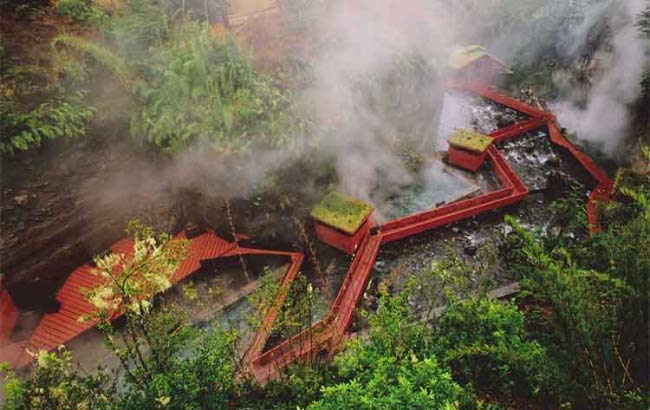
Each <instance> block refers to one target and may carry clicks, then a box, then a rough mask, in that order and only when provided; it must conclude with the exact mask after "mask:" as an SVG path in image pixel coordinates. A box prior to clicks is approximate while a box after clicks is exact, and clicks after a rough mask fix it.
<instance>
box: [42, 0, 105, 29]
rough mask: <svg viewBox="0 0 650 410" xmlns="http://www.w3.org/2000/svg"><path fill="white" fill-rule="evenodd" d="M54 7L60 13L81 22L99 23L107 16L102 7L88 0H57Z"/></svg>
mask: <svg viewBox="0 0 650 410" xmlns="http://www.w3.org/2000/svg"><path fill="white" fill-rule="evenodd" d="M54 8H55V9H56V11H57V13H59V14H60V15H62V16H65V17H70V18H71V19H72V20H74V21H76V22H80V23H88V24H99V23H100V22H101V21H102V20H103V18H105V17H106V15H105V14H104V12H103V11H102V10H101V9H100V8H98V7H97V6H95V5H94V4H93V3H92V2H89V1H87V0H56V1H55V2H54Z"/></svg>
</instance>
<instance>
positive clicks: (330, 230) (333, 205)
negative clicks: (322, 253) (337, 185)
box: [311, 191, 374, 254]
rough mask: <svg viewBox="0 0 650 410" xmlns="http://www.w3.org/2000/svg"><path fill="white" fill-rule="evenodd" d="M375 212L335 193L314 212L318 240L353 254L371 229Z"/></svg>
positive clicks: (363, 204)
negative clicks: (371, 220) (371, 219)
mask: <svg viewBox="0 0 650 410" xmlns="http://www.w3.org/2000/svg"><path fill="white" fill-rule="evenodd" d="M373 211H374V208H373V207H372V206H371V205H369V204H367V203H365V202H363V201H360V200H358V199H356V198H352V197H350V196H347V195H344V194H342V193H340V192H337V191H332V192H330V193H329V194H328V195H326V196H325V198H323V200H322V201H321V202H319V203H318V204H317V205H316V206H315V207H314V209H312V212H311V216H312V218H313V219H314V229H315V230H316V236H317V237H318V239H320V240H321V241H323V242H325V243H326V244H328V245H330V246H333V247H335V248H337V249H340V250H342V251H343V252H346V253H349V254H352V253H354V251H355V250H356V249H357V247H358V246H359V244H360V243H361V241H362V240H363V238H364V237H365V236H366V234H367V233H368V231H369V229H370V225H371V222H370V216H371V214H372V212H373Z"/></svg>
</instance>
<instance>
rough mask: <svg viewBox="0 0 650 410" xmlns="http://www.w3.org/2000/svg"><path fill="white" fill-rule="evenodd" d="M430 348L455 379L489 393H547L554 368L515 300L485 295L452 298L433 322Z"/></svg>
mask: <svg viewBox="0 0 650 410" xmlns="http://www.w3.org/2000/svg"><path fill="white" fill-rule="evenodd" d="M436 335H437V338H436V341H435V345H434V351H435V352H436V354H437V356H438V357H440V358H441V361H442V363H444V364H446V365H448V366H449V367H450V368H451V369H452V372H453V374H454V377H455V379H456V380H457V381H458V382H460V383H462V384H470V385H471V386H472V387H473V388H475V389H476V390H478V391H479V392H481V393H483V394H487V395H500V396H513V395H514V396H518V397H536V396H539V395H540V394H541V393H542V392H544V393H545V394H547V395H548V393H549V389H551V388H553V387H554V384H555V383H556V381H555V380H554V379H555V377H556V376H555V375H556V374H557V369H556V368H555V367H554V365H553V363H552V362H549V360H548V356H547V354H546V351H545V349H544V348H543V347H542V346H541V345H540V344H539V343H537V342H535V341H532V340H530V339H529V337H528V336H527V334H526V331H525V329H524V315H523V313H522V312H520V311H519V310H518V309H517V307H516V306H515V305H513V304H504V303H501V302H498V301H493V300H490V299H487V298H481V299H477V300H467V301H463V302H453V303H452V304H451V305H449V306H448V307H447V310H446V311H445V314H444V316H443V317H442V318H441V320H440V322H439V324H438V326H437V328H436Z"/></svg>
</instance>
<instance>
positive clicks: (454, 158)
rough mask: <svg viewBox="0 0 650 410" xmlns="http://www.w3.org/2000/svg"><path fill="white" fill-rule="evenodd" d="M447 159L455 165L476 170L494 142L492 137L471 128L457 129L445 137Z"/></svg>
mask: <svg viewBox="0 0 650 410" xmlns="http://www.w3.org/2000/svg"><path fill="white" fill-rule="evenodd" d="M447 142H449V149H448V150H447V159H448V160H449V162H450V163H451V164H453V165H455V166H457V167H460V168H463V169H466V170H468V171H472V172H476V171H477V170H478V169H479V168H481V165H483V162H484V161H485V156H486V154H487V150H488V148H490V145H492V143H493V142H494V139H493V138H492V137H489V136H487V135H484V134H481V133H478V132H476V131H472V130H457V131H454V133H453V134H451V136H450V137H449V138H448V139H447Z"/></svg>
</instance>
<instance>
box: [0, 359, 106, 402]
mask: <svg viewBox="0 0 650 410" xmlns="http://www.w3.org/2000/svg"><path fill="white" fill-rule="evenodd" d="M0 370H2V371H3V372H4V373H5V381H4V383H5V384H4V392H5V400H6V402H5V407H3V408H6V409H7V410H36V409H39V410H85V409H97V410H102V409H113V408H115V407H114V406H113V404H114V397H115V394H116V393H117V390H116V388H115V385H114V384H113V383H112V380H111V379H110V377H109V375H108V373H106V372H104V371H101V370H100V371H98V372H96V373H95V374H93V375H83V374H80V373H79V371H78V369H77V367H76V366H75V365H74V364H73V361H72V355H71V354H70V352H68V351H66V350H65V349H63V348H61V349H59V351H58V352H53V353H48V352H45V351H41V352H38V353H37V356H36V364H35V367H34V370H33V372H32V374H31V375H30V377H29V378H28V379H27V380H26V381H23V380H22V379H21V378H20V377H18V376H17V375H16V374H15V373H14V372H12V371H11V370H9V369H8V368H0Z"/></svg>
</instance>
